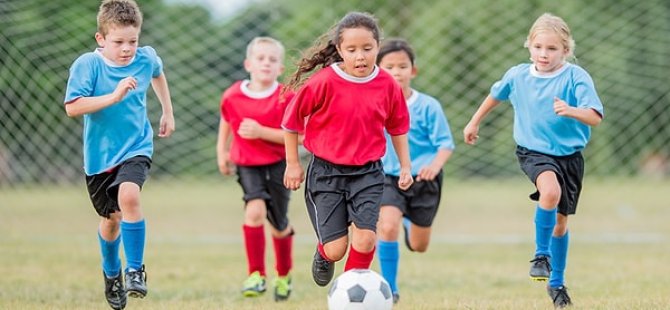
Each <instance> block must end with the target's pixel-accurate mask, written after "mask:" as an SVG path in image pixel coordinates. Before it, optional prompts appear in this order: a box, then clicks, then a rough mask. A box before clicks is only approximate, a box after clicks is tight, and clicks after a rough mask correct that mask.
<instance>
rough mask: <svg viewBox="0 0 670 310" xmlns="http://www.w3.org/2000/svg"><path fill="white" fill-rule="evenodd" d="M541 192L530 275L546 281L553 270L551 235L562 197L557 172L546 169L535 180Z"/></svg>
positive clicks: (536, 214) (536, 212) (534, 278)
mask: <svg viewBox="0 0 670 310" xmlns="http://www.w3.org/2000/svg"><path fill="white" fill-rule="evenodd" d="M535 186H536V187H537V191H538V193H539V201H538V205H537V207H536V208H535V257H534V258H533V259H532V260H531V268H530V271H529V275H530V277H531V279H533V280H536V281H546V280H548V279H549V275H550V272H551V263H550V260H551V250H550V246H551V236H552V233H553V231H554V226H555V225H556V213H557V212H556V211H557V206H558V202H559V201H560V198H561V187H560V183H559V181H558V178H557V176H556V173H555V172H554V171H551V170H545V171H543V172H542V173H540V174H539V175H538V177H537V179H536V181H535Z"/></svg>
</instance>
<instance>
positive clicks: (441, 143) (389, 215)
mask: <svg viewBox="0 0 670 310" xmlns="http://www.w3.org/2000/svg"><path fill="white" fill-rule="evenodd" d="M377 64H378V65H379V67H381V68H382V69H384V70H386V71H387V72H388V73H390V74H391V76H393V78H394V79H395V80H396V81H397V82H398V83H400V85H401V86H402V90H403V94H404V96H405V99H406V100H407V107H408V109H409V115H410V126H409V133H408V134H407V137H408V140H409V153H410V156H411V160H412V177H413V178H414V180H415V181H416V182H415V183H414V185H412V188H410V189H409V190H407V191H404V190H402V189H401V188H400V187H399V186H398V176H399V175H400V162H399V161H398V157H397V156H395V154H393V153H392V152H388V151H387V152H386V154H385V155H384V157H383V158H382V163H383V165H384V173H385V174H386V178H385V181H384V195H383V196H382V204H381V210H380V215H379V223H378V224H377V227H378V229H379V234H378V237H379V240H378V241H377V248H378V249H377V253H378V255H379V263H380V266H381V272H382V276H383V277H384V279H386V281H387V282H388V283H389V285H390V286H391V291H392V292H393V302H394V303H397V302H398V299H399V298H400V295H399V293H398V284H397V280H396V278H397V274H398V260H399V257H400V249H399V246H398V232H399V227H400V225H401V224H402V225H403V227H404V232H405V245H407V248H408V249H409V250H410V251H416V252H425V251H426V249H427V248H428V243H429V242H430V233H431V225H432V224H433V219H435V215H436V214H437V209H438V207H439V205H440V198H441V194H442V167H444V165H445V163H446V162H447V160H449V157H450V156H451V153H452V152H453V150H454V140H453V138H452V135H451V130H450V129H449V123H448V122H447V118H446V117H445V116H444V112H443V111H442V106H441V105H440V103H439V102H438V101H437V100H436V99H435V98H433V97H431V96H428V95H426V94H424V93H420V92H418V91H416V90H414V89H412V88H411V85H410V82H411V80H412V79H413V78H414V77H415V76H416V74H417V67H416V65H415V63H414V51H413V50H412V48H411V47H410V45H409V44H408V43H407V41H405V40H402V39H393V40H387V41H385V42H384V43H383V44H382V46H381V48H380V51H379V56H378V57H377ZM390 147H391V141H390V140H387V150H388V148H390ZM410 232H411V233H410Z"/></svg>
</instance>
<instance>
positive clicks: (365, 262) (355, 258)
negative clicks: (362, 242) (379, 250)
mask: <svg viewBox="0 0 670 310" xmlns="http://www.w3.org/2000/svg"><path fill="white" fill-rule="evenodd" d="M374 257H375V248H373V249H372V251H370V252H369V253H361V252H358V251H356V249H354V247H353V245H352V246H349V257H348V258H347V262H346V263H345V265H344V271H348V270H351V269H370V264H371V263H372V259H373V258H374Z"/></svg>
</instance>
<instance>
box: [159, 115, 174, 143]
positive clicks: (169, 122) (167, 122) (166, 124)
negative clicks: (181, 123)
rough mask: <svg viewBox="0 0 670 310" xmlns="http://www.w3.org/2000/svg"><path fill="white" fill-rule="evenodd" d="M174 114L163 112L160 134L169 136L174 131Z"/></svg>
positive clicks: (163, 136)
mask: <svg viewBox="0 0 670 310" xmlns="http://www.w3.org/2000/svg"><path fill="white" fill-rule="evenodd" d="M174 127H175V125H174V116H173V115H172V114H163V116H161V122H160V127H159V129H158V136H159V137H161V138H167V137H169V136H171V135H172V133H173V132H174Z"/></svg>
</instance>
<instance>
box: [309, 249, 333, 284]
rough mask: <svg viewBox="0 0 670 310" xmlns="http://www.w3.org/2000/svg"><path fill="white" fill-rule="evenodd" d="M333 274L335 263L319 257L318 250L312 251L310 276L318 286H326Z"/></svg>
mask: <svg viewBox="0 0 670 310" xmlns="http://www.w3.org/2000/svg"><path fill="white" fill-rule="evenodd" d="M333 274H335V263H333V262H329V261H328V260H326V259H325V258H323V257H321V254H319V250H317V251H316V253H314V261H312V278H314V282H316V284H317V285H318V286H326V285H328V283H330V280H332V279H333Z"/></svg>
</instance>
